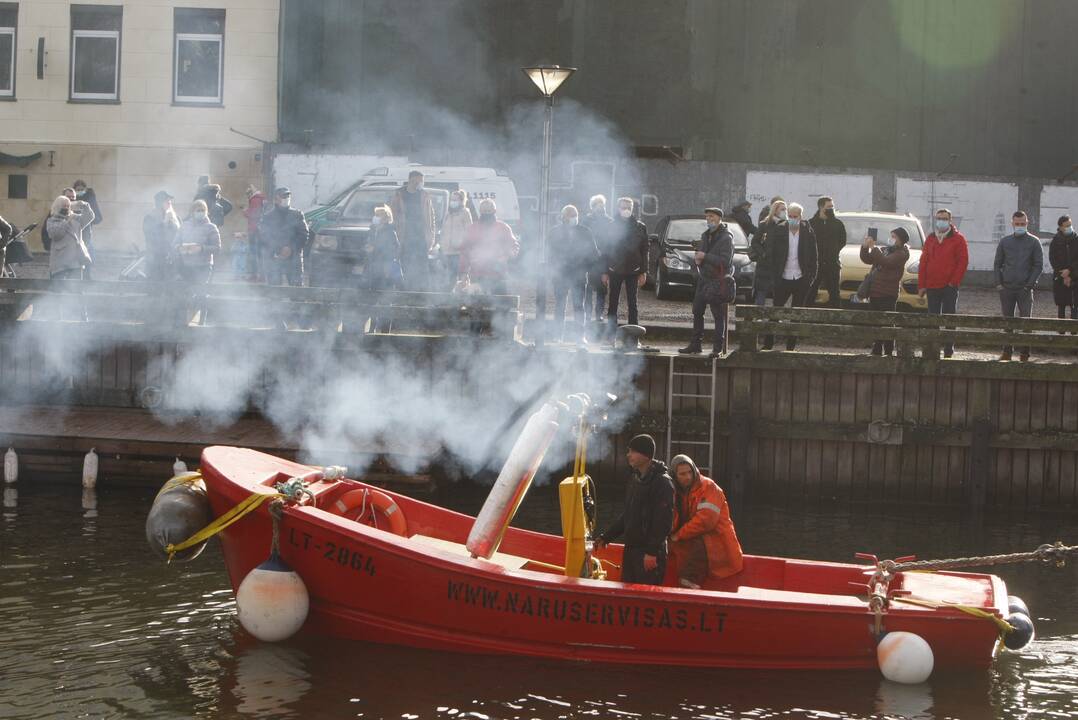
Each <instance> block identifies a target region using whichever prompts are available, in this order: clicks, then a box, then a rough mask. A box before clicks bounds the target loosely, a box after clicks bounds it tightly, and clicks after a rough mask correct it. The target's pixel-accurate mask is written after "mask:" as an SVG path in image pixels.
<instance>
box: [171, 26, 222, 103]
mask: <svg viewBox="0 0 1078 720" xmlns="http://www.w3.org/2000/svg"><path fill="white" fill-rule="evenodd" d="M183 40H190V41H194V42H207V41H211V42H216V43H217V47H218V48H219V52H218V54H217V96H216V97H213V96H197V95H180V42H181V41H183ZM173 67H174V68H175V69H174V70H173V73H172V97H173V98H174V101H175V102H176V103H177V104H192V105H220V104H221V103H222V102H223V100H222V97H223V95H224V80H225V78H224V74H225V73H224V69H225V36H224V35H221V34H218V33H176V48H175V57H174V59H173Z"/></svg>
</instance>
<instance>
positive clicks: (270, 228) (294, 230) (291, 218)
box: [258, 187, 307, 286]
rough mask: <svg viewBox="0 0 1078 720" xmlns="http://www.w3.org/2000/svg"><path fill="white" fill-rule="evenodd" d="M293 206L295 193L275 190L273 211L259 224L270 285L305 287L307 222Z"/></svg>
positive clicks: (259, 235) (280, 188)
mask: <svg viewBox="0 0 1078 720" xmlns="http://www.w3.org/2000/svg"><path fill="white" fill-rule="evenodd" d="M291 205H292V192H291V191H290V190H289V189H288V188H286V187H279V188H277V189H276V190H274V191H273V209H272V210H270V211H269V212H267V213H263V215H262V220H260V221H259V223H258V237H259V240H260V242H261V244H262V252H263V253H264V257H263V259H262V267H263V268H264V269H265V273H266V284H267V285H293V286H298V285H302V284H303V247H304V246H305V245H306V244H307V221H306V220H305V219H304V217H303V213H301V212H300V211H299V210H296V209H294V208H292V207H291Z"/></svg>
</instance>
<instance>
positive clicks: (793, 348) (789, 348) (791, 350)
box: [786, 342, 797, 352]
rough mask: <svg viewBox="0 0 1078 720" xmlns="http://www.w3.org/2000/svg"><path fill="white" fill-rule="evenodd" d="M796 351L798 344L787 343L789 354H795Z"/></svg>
mask: <svg viewBox="0 0 1078 720" xmlns="http://www.w3.org/2000/svg"><path fill="white" fill-rule="evenodd" d="M796 349H797V343H789V342H788V343H786V350H787V351H788V352H793V351H794V350H796Z"/></svg>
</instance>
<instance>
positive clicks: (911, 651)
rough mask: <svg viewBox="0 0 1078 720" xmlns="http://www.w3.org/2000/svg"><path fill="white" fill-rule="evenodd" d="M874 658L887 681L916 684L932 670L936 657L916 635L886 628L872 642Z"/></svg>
mask: <svg viewBox="0 0 1078 720" xmlns="http://www.w3.org/2000/svg"><path fill="white" fill-rule="evenodd" d="M876 662H878V663H879V665H880V672H882V673H883V676H884V677H885V678H887V679H888V680H890V681H891V682H896V683H903V684H905V685H916V684H917V683H923V682H924V681H925V680H927V679H928V676H929V675H931V674H932V668H933V667H934V666H935V664H936V658H935V656H934V655H933V654H932V648H931V647H929V645H928V643H927V642H926V641H925V639H924V638H923V637H921V636H920V635H915V634H914V633H911V632H889V633H887V634H886V635H884V636H883V639H882V640H880V642H879V644H878V645H876Z"/></svg>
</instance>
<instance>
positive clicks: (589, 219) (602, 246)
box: [580, 195, 614, 323]
mask: <svg viewBox="0 0 1078 720" xmlns="http://www.w3.org/2000/svg"><path fill="white" fill-rule="evenodd" d="M580 224H581V225H583V226H584V227H586V228H587V229H588V230H589V231H590V232H591V236H592V237H593V238H595V247H597V248H599V259H598V261H597V262H596V263H595V266H594V267H590V268H588V291H587V293H586V294H585V295H584V317H585V319H587V320H592V321H594V322H597V323H601V322H602V320H603V314H604V313H605V312H606V286H605V285H603V282H602V277H603V275H604V274H606V250H607V247H608V246H609V245H610V230H611V229H612V228H613V227H614V219H613V218H612V217H610V216H609V215H607V214H606V196H605V195H592V197H591V200H589V201H588V214H587V216H585V218H584V219H583V220H581V221H580Z"/></svg>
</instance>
